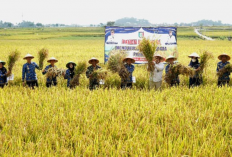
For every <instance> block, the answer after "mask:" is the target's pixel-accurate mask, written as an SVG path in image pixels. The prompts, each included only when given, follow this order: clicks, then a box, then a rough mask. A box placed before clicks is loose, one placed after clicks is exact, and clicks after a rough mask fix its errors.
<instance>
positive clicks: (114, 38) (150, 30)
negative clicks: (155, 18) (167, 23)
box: [105, 26, 178, 64]
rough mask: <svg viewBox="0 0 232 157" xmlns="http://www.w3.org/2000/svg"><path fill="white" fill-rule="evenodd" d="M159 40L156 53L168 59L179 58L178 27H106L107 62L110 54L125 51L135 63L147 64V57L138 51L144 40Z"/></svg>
mask: <svg viewBox="0 0 232 157" xmlns="http://www.w3.org/2000/svg"><path fill="white" fill-rule="evenodd" d="M144 37H145V38H149V39H150V40H157V43H158V47H157V49H156V52H155V53H158V54H160V55H162V56H163V57H165V58H166V57H167V56H169V55H173V56H175V57H177V58H178V52H177V38H176V37H177V28H176V27H116V26H106V27H105V62H107V61H108V58H109V57H110V54H112V53H113V52H115V51H118V50H123V51H125V52H126V53H127V55H128V56H131V57H133V58H134V59H135V61H136V62H135V63H137V64H141V63H147V61H146V59H145V57H144V56H143V54H142V53H140V52H139V51H138V49H137V46H138V45H139V43H140V41H141V40H142V39H143V38H144Z"/></svg>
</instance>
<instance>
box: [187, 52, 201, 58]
mask: <svg viewBox="0 0 232 157" xmlns="http://www.w3.org/2000/svg"><path fill="white" fill-rule="evenodd" d="M188 57H189V58H191V57H196V58H200V56H199V55H198V54H197V53H196V52H193V53H192V54H191V55H189V56H188Z"/></svg>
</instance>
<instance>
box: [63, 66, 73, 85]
mask: <svg viewBox="0 0 232 157" xmlns="http://www.w3.org/2000/svg"><path fill="white" fill-rule="evenodd" d="M75 66H76V63H74V62H72V61H70V62H68V63H67V64H66V67H67V68H68V69H67V70H66V73H65V76H64V79H67V87H70V81H71V80H72V79H73V76H74V74H75V73H74V69H75Z"/></svg>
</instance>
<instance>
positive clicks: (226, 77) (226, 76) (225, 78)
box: [217, 53, 230, 87]
mask: <svg viewBox="0 0 232 157" xmlns="http://www.w3.org/2000/svg"><path fill="white" fill-rule="evenodd" d="M218 59H219V60H221V61H220V62H218V64H217V72H219V71H221V70H222V69H223V68H224V67H225V66H226V65H227V64H230V62H228V61H229V60H230V56H229V55H227V54H226V53H223V54H221V55H219V56H218ZM229 82H230V72H225V73H223V75H222V76H221V77H218V87H222V86H224V85H229Z"/></svg>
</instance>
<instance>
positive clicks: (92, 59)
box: [89, 57, 99, 64]
mask: <svg viewBox="0 0 232 157" xmlns="http://www.w3.org/2000/svg"><path fill="white" fill-rule="evenodd" d="M94 60H95V61H97V63H99V60H98V59H97V58H94V57H92V58H91V59H90V60H89V64H91V62H92V61H94Z"/></svg>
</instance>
